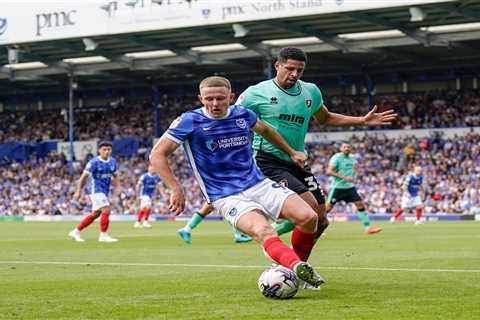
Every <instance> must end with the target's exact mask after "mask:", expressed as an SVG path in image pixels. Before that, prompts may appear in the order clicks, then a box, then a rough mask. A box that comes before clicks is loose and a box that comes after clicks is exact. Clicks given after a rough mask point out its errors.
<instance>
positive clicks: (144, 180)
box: [140, 172, 160, 198]
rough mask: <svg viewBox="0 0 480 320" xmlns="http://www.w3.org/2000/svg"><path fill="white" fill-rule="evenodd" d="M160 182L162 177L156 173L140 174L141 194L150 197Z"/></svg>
mask: <svg viewBox="0 0 480 320" xmlns="http://www.w3.org/2000/svg"><path fill="white" fill-rule="evenodd" d="M159 183H160V177H159V176H158V175H156V174H150V173H148V172H147V173H144V174H142V175H141V176H140V195H141V196H149V197H150V198H151V197H152V195H153V192H154V191H155V188H156V187H157V184H159Z"/></svg>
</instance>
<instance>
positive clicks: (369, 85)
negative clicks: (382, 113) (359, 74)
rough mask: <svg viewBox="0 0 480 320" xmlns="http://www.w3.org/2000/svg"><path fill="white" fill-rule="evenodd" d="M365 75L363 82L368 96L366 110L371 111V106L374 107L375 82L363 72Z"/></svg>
mask: <svg viewBox="0 0 480 320" xmlns="http://www.w3.org/2000/svg"><path fill="white" fill-rule="evenodd" d="M364 75H365V82H366V88H367V94H368V108H369V109H372V108H373V106H374V105H375V102H374V101H373V95H374V91H375V82H374V81H373V79H372V77H371V76H370V74H369V73H368V72H367V71H364Z"/></svg>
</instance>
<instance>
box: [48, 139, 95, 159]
mask: <svg viewBox="0 0 480 320" xmlns="http://www.w3.org/2000/svg"><path fill="white" fill-rule="evenodd" d="M97 142H98V141H97V140H88V141H75V142H74V143H73V152H74V154H75V160H84V159H85V158H86V157H87V156H88V155H89V154H91V155H94V156H95V155H97ZM57 150H58V153H63V154H64V155H65V157H66V158H67V160H70V143H69V142H59V143H58V145H57Z"/></svg>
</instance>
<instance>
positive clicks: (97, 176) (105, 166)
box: [85, 157, 117, 196]
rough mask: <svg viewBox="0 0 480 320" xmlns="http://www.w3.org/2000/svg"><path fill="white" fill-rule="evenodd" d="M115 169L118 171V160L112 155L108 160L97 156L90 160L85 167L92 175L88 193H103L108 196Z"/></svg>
mask: <svg viewBox="0 0 480 320" xmlns="http://www.w3.org/2000/svg"><path fill="white" fill-rule="evenodd" d="M115 171H117V161H115V159H113V158H111V157H110V158H108V160H102V159H101V158H100V157H96V158H93V159H91V160H90V161H88V163H87V166H86V167H85V172H87V173H88V174H89V175H90V180H89V181H88V185H87V194H92V193H103V194H105V195H107V196H108V193H109V191H110V182H111V181H112V177H113V176H114V174H115Z"/></svg>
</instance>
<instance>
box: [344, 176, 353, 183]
mask: <svg viewBox="0 0 480 320" xmlns="http://www.w3.org/2000/svg"><path fill="white" fill-rule="evenodd" d="M343 180H345V181H347V182H350V183H355V179H353V178H350V177H344V179H343Z"/></svg>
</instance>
